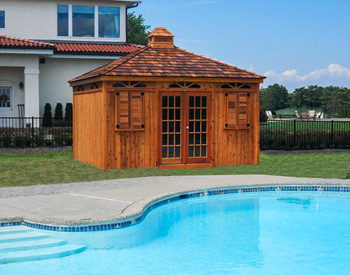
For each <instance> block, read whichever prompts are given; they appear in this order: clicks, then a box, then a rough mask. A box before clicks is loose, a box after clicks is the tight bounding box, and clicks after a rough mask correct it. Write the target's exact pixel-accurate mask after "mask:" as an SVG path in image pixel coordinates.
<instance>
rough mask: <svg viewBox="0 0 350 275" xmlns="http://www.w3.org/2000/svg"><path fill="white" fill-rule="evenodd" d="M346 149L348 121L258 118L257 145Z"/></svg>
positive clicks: (349, 143) (349, 145)
mask: <svg viewBox="0 0 350 275" xmlns="http://www.w3.org/2000/svg"><path fill="white" fill-rule="evenodd" d="M331 148H333V149H350V121H333V120H329V121H324V120H322V121H311V120H310V121H302V120H287V121H278V120H276V121H267V122H260V149H269V150H310V149H311V150H312V149H331Z"/></svg>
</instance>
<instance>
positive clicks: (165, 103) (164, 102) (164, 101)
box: [163, 96, 168, 107]
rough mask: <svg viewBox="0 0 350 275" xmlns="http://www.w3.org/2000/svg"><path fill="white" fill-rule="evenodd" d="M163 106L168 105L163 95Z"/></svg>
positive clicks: (166, 98)
mask: <svg viewBox="0 0 350 275" xmlns="http://www.w3.org/2000/svg"><path fill="white" fill-rule="evenodd" d="M163 107H168V97H167V96H163Z"/></svg>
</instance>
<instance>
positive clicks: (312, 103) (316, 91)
mask: <svg viewBox="0 0 350 275" xmlns="http://www.w3.org/2000/svg"><path fill="white" fill-rule="evenodd" d="M323 93H324V88H323V87H320V86H317V85H311V86H309V87H307V88H305V87H301V88H298V89H295V90H294V92H293V99H292V105H293V106H294V107H295V108H304V107H305V108H313V109H315V108H321V106H322V96H323Z"/></svg>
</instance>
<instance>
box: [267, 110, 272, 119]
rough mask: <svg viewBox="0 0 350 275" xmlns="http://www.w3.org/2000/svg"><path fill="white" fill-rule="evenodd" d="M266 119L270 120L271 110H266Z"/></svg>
mask: <svg viewBox="0 0 350 275" xmlns="http://www.w3.org/2000/svg"><path fill="white" fill-rule="evenodd" d="M266 115H267V119H268V120H270V119H272V112H271V111H266Z"/></svg>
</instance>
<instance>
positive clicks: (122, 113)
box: [117, 92, 130, 129]
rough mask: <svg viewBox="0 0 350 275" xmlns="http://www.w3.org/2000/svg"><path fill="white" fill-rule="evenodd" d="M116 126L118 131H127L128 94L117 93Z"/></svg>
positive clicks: (128, 125)
mask: <svg viewBox="0 0 350 275" xmlns="http://www.w3.org/2000/svg"><path fill="white" fill-rule="evenodd" d="M117 94H118V119H117V121H118V124H117V128H119V129H129V128H130V121H129V92H118V93H117Z"/></svg>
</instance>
